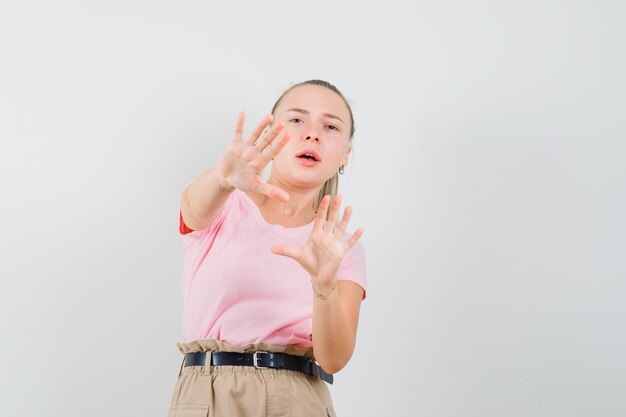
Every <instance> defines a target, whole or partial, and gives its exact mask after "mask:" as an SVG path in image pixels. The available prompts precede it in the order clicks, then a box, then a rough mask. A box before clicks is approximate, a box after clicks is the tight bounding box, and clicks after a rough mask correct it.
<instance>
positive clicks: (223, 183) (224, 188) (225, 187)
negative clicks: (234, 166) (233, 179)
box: [217, 175, 235, 193]
mask: <svg viewBox="0 0 626 417" xmlns="http://www.w3.org/2000/svg"><path fill="white" fill-rule="evenodd" d="M217 184H218V188H219V190H220V191H221V192H224V193H230V192H232V191H233V190H234V189H235V187H234V186H232V185H231V184H230V183H229V182H228V179H227V178H226V177H224V176H222V175H218V179H217Z"/></svg>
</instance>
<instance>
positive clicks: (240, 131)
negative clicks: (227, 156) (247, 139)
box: [233, 111, 246, 142]
mask: <svg viewBox="0 0 626 417" xmlns="http://www.w3.org/2000/svg"><path fill="white" fill-rule="evenodd" d="M245 120H246V113H245V112H243V111H240V112H239V115H238V116H237V124H236V125H235V134H234V135H233V142H240V141H241V136H242V135H243V123H244V121H245Z"/></svg>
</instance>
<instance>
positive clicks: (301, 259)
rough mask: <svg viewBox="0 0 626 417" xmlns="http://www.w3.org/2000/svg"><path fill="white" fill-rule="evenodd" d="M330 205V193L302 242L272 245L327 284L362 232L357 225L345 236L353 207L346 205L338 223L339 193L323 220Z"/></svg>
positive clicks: (275, 249)
mask: <svg viewBox="0 0 626 417" xmlns="http://www.w3.org/2000/svg"><path fill="white" fill-rule="evenodd" d="M329 205H330V196H328V195H327V196H325V197H324V199H323V200H322V203H321V204H320V208H319V210H318V212H317V216H316V217H315V224H314V226H313V232H311V236H309V239H308V240H307V241H306V243H305V244H304V245H302V246H300V247H291V246H285V245H277V246H274V247H273V248H272V252H273V253H275V254H277V255H283V256H288V257H290V258H292V259H294V260H295V261H297V262H298V263H299V264H300V265H301V266H302V267H303V268H304V269H305V270H306V271H307V272H308V273H309V274H310V275H311V276H312V277H315V279H317V280H318V281H319V282H321V283H324V284H330V283H332V282H334V281H335V280H336V278H337V276H336V275H337V271H338V270H339V265H341V261H342V259H343V257H344V256H345V254H346V253H347V252H348V250H350V248H351V247H352V246H354V244H355V243H356V242H357V241H358V240H359V238H360V237H361V235H362V234H363V229H358V230H357V231H356V232H355V233H354V234H353V235H352V236H350V237H349V238H348V239H347V240H344V234H345V231H346V227H347V226H348V222H349V221H350V215H351V213H352V208H351V207H346V209H345V212H344V215H343V217H342V219H341V221H340V222H339V223H337V218H338V216H339V207H340V205H341V196H336V197H335V199H334V201H333V204H332V207H331V210H330V214H329V215H328V220H326V213H327V211H328V206H329Z"/></svg>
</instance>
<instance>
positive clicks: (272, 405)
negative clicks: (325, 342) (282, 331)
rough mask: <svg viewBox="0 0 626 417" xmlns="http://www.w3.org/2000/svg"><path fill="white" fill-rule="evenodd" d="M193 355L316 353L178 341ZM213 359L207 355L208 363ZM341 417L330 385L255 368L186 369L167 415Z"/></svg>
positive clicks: (303, 376)
mask: <svg viewBox="0 0 626 417" xmlns="http://www.w3.org/2000/svg"><path fill="white" fill-rule="evenodd" d="M177 346H178V349H179V350H180V351H181V353H183V354H185V353H188V352H210V351H218V352H254V351H257V350H261V351H266V352H284V353H288V354H291V355H299V356H306V357H309V358H313V349H312V348H304V347H298V346H293V345H287V346H273V345H268V344H266V343H257V344H249V345H245V346H233V345H228V344H226V343H224V342H221V341H219V340H216V339H209V340H196V341H193V342H190V343H182V342H179V343H177ZM208 358H210V355H207V360H208ZM279 416H280V417H309V416H311V417H313V416H315V417H336V416H335V411H334V409H333V404H332V400H331V398H330V392H329V390H328V386H327V384H326V382H324V381H322V380H321V379H319V378H318V377H315V376H311V375H307V374H304V373H301V372H297V371H291V370H287V369H273V368H270V369H258V368H254V367H252V366H222V365H220V366H210V365H206V364H205V365H204V366H185V367H182V368H181V371H180V373H179V376H178V381H177V382H176V386H175V387H174V393H173V395H172V400H171V402H170V409H169V414H168V417H279Z"/></svg>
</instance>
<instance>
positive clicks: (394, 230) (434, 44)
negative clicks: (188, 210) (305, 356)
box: [0, 0, 626, 417]
mask: <svg viewBox="0 0 626 417" xmlns="http://www.w3.org/2000/svg"><path fill="white" fill-rule="evenodd" d="M625 21H626V3H624V2H623V1H593V2H592V1H587V2H584V1H473V2H464V1H430V2H409V1H399V0H389V1H384V2H377V3H368V4H365V2H360V1H356V0H351V1H343V2H339V1H333V2H330V1H316V2H307V3H301V2H287V1H284V2H255V1H249V2H247V4H244V3H239V2H233V1H148V0H144V1H136V0H133V1H107V2H104V1H101V2H87V1H80V2H79V1H74V2H68V1H57V2H44V1H7V0H2V3H0V138H1V142H0V143H1V145H0V185H1V187H2V188H1V192H2V204H1V206H0V210H1V212H0V230H1V234H0V245H1V247H0V254H1V255H0V256H1V257H2V258H1V262H0V324H1V329H2V332H1V337H2V342H1V343H0V381H1V384H2V385H1V386H0V392H1V400H0V415H2V416H39V415H47V416H59V417H61V416H63V417H65V416H76V417H79V416H80V417H82V416H87V415H89V416H92V417H97V416H149V415H150V416H165V415H166V414H167V407H168V403H169V400H170V396H171V393H172V390H173V388H174V384H175V381H176V377H177V375H178V367H179V365H180V359H181V356H180V353H179V352H178V350H177V349H176V346H175V343H176V341H178V340H179V337H180V331H181V315H182V300H181V295H180V289H179V285H180V277H181V273H182V238H181V237H180V236H179V235H178V204H179V195H180V192H181V190H182V187H183V186H184V184H186V183H187V182H188V181H190V180H191V179H193V178H195V176H196V175H197V174H199V173H200V172H201V171H202V170H204V169H206V168H208V167H211V166H213V165H214V163H215V161H216V159H217V157H218V155H219V153H220V152H221V151H222V149H224V147H225V146H226V143H227V141H228V140H229V139H230V137H231V132H232V130H233V128H234V122H235V120H236V116H237V112H238V111H239V110H246V111H247V113H248V115H249V118H248V127H251V125H252V124H253V123H254V124H256V123H257V122H258V120H259V119H260V118H261V117H262V116H263V115H264V114H265V113H267V112H269V110H270V108H271V106H272V104H273V103H274V101H275V99H276V98H277V97H278V96H279V95H280V93H281V92H282V91H283V90H284V89H286V88H287V87H289V86H290V85H292V83H295V82H299V81H303V80H306V79H310V78H321V79H326V80H328V81H330V82H332V83H334V84H336V85H337V86H338V87H339V88H340V89H341V90H342V91H343V92H344V94H345V95H346V97H347V98H348V99H349V100H350V102H351V103H352V106H353V110H354V115H355V119H356V127H357V131H356V136H355V138H354V144H355V151H354V152H353V155H352V156H353V157H352V159H351V162H350V165H349V166H348V168H347V172H346V174H345V175H344V176H343V177H342V184H341V191H342V193H343V195H344V202H345V204H351V205H353V207H354V216H353V220H352V222H351V228H352V229H353V230H354V229H355V228H357V227H364V229H365V234H364V236H363V238H362V242H363V244H364V246H365V248H366V251H367V256H368V278H369V288H368V298H367V299H366V300H365V302H364V303H363V307H362V314H361V321H360V327H359V334H358V341H357V348H356V352H355V354H354V356H353V358H352V360H351V362H350V363H349V364H348V366H347V367H346V368H345V369H344V370H342V371H341V372H340V373H339V374H338V375H337V377H336V383H335V385H333V386H332V387H331V393H332V395H333V399H334V403H335V408H336V410H337V413H338V415H339V416H343V417H346V416H384V415H388V416H405V415H415V416H429V417H435V416H436V417H448V416H475V417H486V416H489V417H491V416H493V417H499V416H509V417H514V416H534V417H536V416H546V417H547V416H550V417H552V416H569V417H571V416H623V415H625V414H626V395H625V393H626V359H625V355H624V352H626V332H625V331H624V329H625V326H626V311H625V310H626V308H625V307H624V306H625V303H624V299H625V296H626V283H625V281H626V267H625V263H624V254H625V252H626V221H625V220H626V219H625V216H626V215H625V213H626V165H625V164H626V144H625V142H624V141H625V140H626V123H625V121H626V75H625V74H626V47H625V46H624V40H625V39H626V29H625V25H624V22H625Z"/></svg>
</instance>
